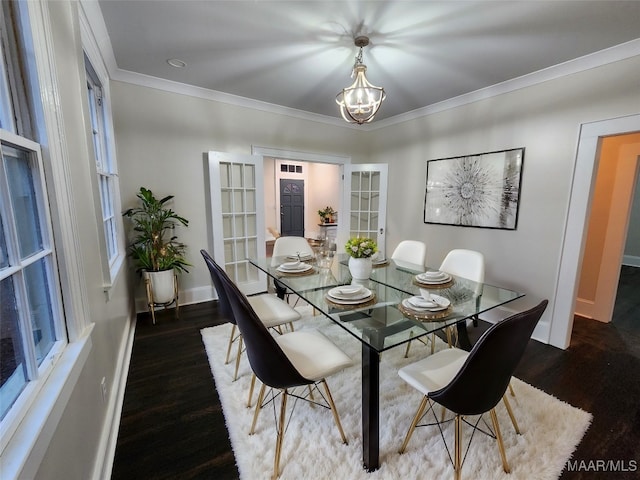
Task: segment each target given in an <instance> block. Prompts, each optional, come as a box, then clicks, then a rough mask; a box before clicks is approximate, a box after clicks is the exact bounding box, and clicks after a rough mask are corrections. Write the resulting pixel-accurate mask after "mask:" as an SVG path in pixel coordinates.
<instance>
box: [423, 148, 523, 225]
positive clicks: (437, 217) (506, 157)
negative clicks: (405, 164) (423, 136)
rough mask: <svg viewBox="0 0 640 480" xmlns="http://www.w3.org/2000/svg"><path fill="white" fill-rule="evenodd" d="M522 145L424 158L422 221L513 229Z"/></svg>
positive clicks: (516, 221)
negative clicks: (483, 151)
mask: <svg viewBox="0 0 640 480" xmlns="http://www.w3.org/2000/svg"><path fill="white" fill-rule="evenodd" d="M523 161H524V147H523V148H514V149H511V150H502V151H498V152H488V153H481V154H477V155H468V156H464V157H451V158H441V159H437V160H429V161H428V162H427V187H426V191H425V196H424V223H436V224H442V225H457V226H465V227H482V228H499V229H504V230H515V229H516V226H517V223H518V207H519V200H520V184H521V179H522V164H523Z"/></svg>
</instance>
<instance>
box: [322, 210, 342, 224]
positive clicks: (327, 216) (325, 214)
mask: <svg viewBox="0 0 640 480" xmlns="http://www.w3.org/2000/svg"><path fill="white" fill-rule="evenodd" d="M336 213H338V212H336V211H335V210H334V209H333V207H329V206H327V207H324V209H322V210H318V215H320V221H321V222H322V223H333V220H334V219H333V217H334V215H335V214H336Z"/></svg>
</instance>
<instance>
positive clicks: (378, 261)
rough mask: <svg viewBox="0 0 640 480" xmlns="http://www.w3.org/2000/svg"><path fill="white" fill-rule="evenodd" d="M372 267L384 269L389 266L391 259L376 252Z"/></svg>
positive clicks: (372, 258)
mask: <svg viewBox="0 0 640 480" xmlns="http://www.w3.org/2000/svg"><path fill="white" fill-rule="evenodd" d="M371 265H373V268H378V267H384V266H385V265H389V259H388V258H385V256H384V255H382V254H381V253H380V252H376V253H374V254H373V256H372V257H371Z"/></svg>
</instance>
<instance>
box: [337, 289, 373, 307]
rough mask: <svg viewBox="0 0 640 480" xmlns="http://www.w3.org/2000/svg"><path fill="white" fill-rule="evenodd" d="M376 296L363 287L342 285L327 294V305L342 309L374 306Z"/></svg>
mask: <svg viewBox="0 0 640 480" xmlns="http://www.w3.org/2000/svg"><path fill="white" fill-rule="evenodd" d="M375 298H376V295H375V293H373V292H372V291H371V290H369V289H368V288H366V287H365V286H363V285H341V286H338V287H334V288H332V289H331V290H329V291H328V292H327V294H326V295H325V300H326V301H327V303H329V304H331V305H333V306H338V307H342V308H350V307H355V306H358V307H360V306H363V305H369V304H373V303H374V302H375Z"/></svg>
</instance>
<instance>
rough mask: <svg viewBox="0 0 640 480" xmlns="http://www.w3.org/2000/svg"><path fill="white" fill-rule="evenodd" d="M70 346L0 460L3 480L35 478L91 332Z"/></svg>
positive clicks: (86, 352) (87, 349)
mask: <svg viewBox="0 0 640 480" xmlns="http://www.w3.org/2000/svg"><path fill="white" fill-rule="evenodd" d="M92 330H93V325H91V326H89V327H87V329H85V331H84V336H83V337H82V338H80V339H78V340H77V341H75V342H73V343H70V344H69V345H68V346H67V348H65V350H64V352H63V353H62V354H61V356H60V359H59V360H58V362H57V364H56V366H55V368H54V369H53V371H52V372H51V375H50V376H49V378H48V379H47V380H46V381H45V382H44V385H43V386H42V389H41V391H40V392H39V393H38V395H37V398H36V400H35V401H34V402H33V404H32V406H31V409H30V410H29V415H26V416H25V417H24V419H23V421H22V422H21V423H20V425H19V427H18V429H17V430H16V432H15V433H14V434H13V436H12V437H11V440H10V441H9V443H8V445H7V447H6V448H5V449H4V451H3V452H2V455H1V456H0V464H2V478H3V479H5V480H9V479H19V478H35V477H36V474H37V473H38V469H39V468H40V463H41V462H42V459H43V458H44V456H45V454H46V452H47V449H48V447H49V443H50V442H51V439H52V438H53V435H54V433H55V431H56V428H57V426H58V422H59V421H60V419H61V418H62V415H63V413H64V411H65V409H66V407H67V403H68V402H69V398H70V397H71V393H72V392H73V390H74V388H75V385H76V382H77V381H78V378H79V377H80V374H81V372H82V370H83V368H84V365H85V362H86V361H87V358H88V357H89V352H90V351H91V349H92V346H93V345H92V342H91V331H92Z"/></svg>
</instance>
